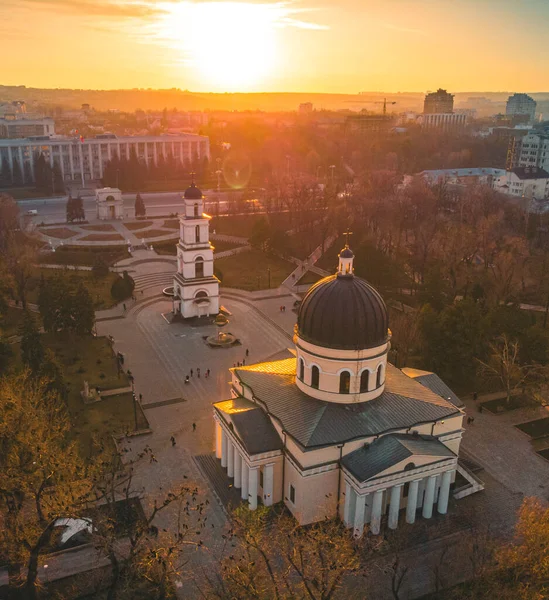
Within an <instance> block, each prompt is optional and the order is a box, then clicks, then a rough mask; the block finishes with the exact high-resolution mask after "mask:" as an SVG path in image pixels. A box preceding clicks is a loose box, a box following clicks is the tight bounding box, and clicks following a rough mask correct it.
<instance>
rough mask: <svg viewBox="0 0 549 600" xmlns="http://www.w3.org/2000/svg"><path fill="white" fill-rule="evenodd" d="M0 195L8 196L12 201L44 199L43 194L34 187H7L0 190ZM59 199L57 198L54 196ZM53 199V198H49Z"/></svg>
mask: <svg viewBox="0 0 549 600" xmlns="http://www.w3.org/2000/svg"><path fill="white" fill-rule="evenodd" d="M0 193H3V194H9V195H10V196H11V197H12V198H13V199H14V200H27V199H31V198H44V192H41V191H40V190H37V189H36V188H34V187H9V188H2V189H0ZM55 197H56V198H59V196H55ZM49 198H54V196H49Z"/></svg>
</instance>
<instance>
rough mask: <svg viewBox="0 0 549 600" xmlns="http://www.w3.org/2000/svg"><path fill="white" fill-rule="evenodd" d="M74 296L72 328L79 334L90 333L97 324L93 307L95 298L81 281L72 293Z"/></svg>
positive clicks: (72, 299)
mask: <svg viewBox="0 0 549 600" xmlns="http://www.w3.org/2000/svg"><path fill="white" fill-rule="evenodd" d="M71 296H72V298H71V301H72V304H73V309H72V315H73V326H72V329H73V331H75V332H76V333H77V334H78V335H87V334H90V333H91V332H92V330H93V326H94V325H95V311H94V309H93V300H92V297H91V294H90V292H89V291H88V288H87V287H86V286H85V285H84V284H83V283H80V284H79V285H78V286H77V287H76V290H75V293H74V294H71Z"/></svg>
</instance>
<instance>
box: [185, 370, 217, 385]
mask: <svg viewBox="0 0 549 600" xmlns="http://www.w3.org/2000/svg"><path fill="white" fill-rule="evenodd" d="M189 373H190V376H189V375H187V376H186V377H185V383H190V381H191V379H190V378H191V377H193V376H194V369H191V370H190V372H189ZM210 373H211V371H210V369H206V372H205V373H204V378H205V379H208V378H209V377H210ZM196 376H197V377H198V379H200V367H197V369H196Z"/></svg>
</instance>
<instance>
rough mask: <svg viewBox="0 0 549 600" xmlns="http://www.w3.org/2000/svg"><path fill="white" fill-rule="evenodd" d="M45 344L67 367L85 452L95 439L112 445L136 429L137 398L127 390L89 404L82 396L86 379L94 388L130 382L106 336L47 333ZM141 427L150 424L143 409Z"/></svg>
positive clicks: (76, 433)
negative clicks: (121, 435) (55, 334)
mask: <svg viewBox="0 0 549 600" xmlns="http://www.w3.org/2000/svg"><path fill="white" fill-rule="evenodd" d="M42 339H43V342H44V346H46V347H47V348H50V349H51V350H53V352H55V355H56V357H57V359H58V360H59V362H60V363H61V365H62V367H63V374H64V378H65V381H66V383H67V385H68V387H69V394H68V401H67V404H68V410H69V414H70V418H71V423H72V430H71V433H72V435H73V437H74V439H76V440H77V441H78V444H79V447H80V451H81V452H82V455H83V456H88V455H89V453H90V450H91V448H92V442H93V440H94V438H95V439H97V440H98V441H102V442H103V443H104V444H105V445H107V446H108V445H111V444H112V439H111V436H112V435H113V434H118V433H125V432H126V431H133V429H134V413H133V398H132V395H131V393H124V394H120V395H116V396H111V397H109V398H105V399H104V400H101V401H100V402H96V403H93V404H85V403H84V402H83V400H82V398H81V396H80V392H81V391H82V389H83V388H84V381H87V382H88V383H89V386H90V388H95V387H97V386H99V387H100V388H101V389H102V390H108V389H115V388H124V387H127V386H128V385H129V381H128V377H127V375H126V373H124V371H122V372H121V373H120V376H119V375H118V369H117V366H116V360H115V357H114V356H113V353H112V350H111V346H110V344H109V341H108V339H107V338H106V337H93V336H91V335H89V336H83V337H79V336H74V337H73V336H68V337H62V336H54V335H53V334H44V336H43V338H42ZM137 416H138V429H143V428H145V427H148V423H147V421H146V419H145V417H144V415H143V412H142V411H141V410H140V409H139V407H138V411H137Z"/></svg>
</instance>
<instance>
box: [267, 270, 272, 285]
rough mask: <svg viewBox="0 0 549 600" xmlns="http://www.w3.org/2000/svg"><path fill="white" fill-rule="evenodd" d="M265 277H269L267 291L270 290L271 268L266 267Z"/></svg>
mask: <svg viewBox="0 0 549 600" xmlns="http://www.w3.org/2000/svg"><path fill="white" fill-rule="evenodd" d="M267 275H268V276H269V289H271V267H267Z"/></svg>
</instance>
